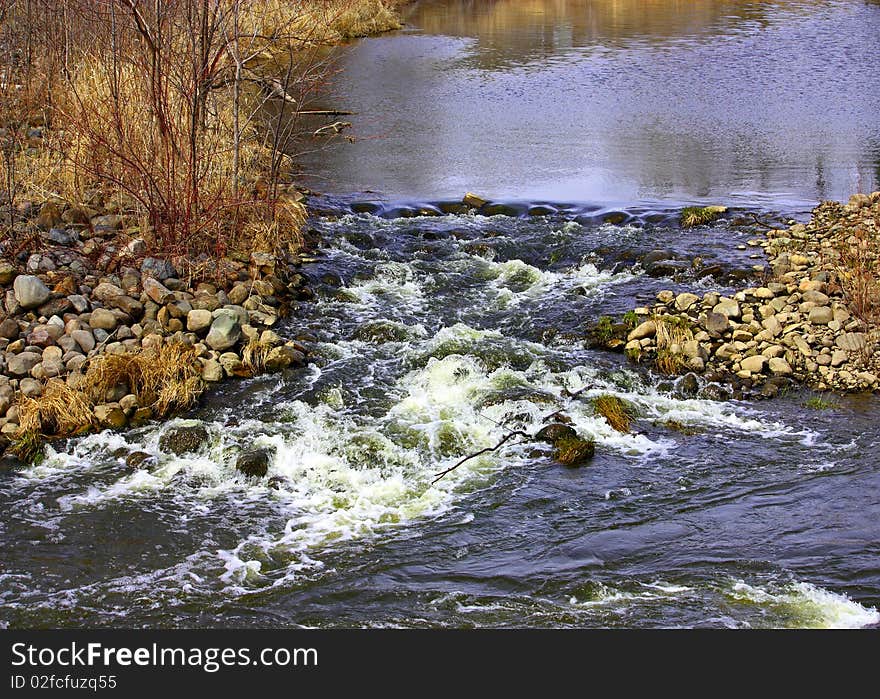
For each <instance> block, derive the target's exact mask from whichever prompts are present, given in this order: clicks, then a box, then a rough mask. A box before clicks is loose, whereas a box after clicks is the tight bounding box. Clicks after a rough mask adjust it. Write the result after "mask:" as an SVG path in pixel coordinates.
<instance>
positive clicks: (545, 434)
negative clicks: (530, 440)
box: [535, 422, 577, 444]
mask: <svg viewBox="0 0 880 699" xmlns="http://www.w3.org/2000/svg"><path fill="white" fill-rule="evenodd" d="M576 438H577V432H575V430H574V428H573V427H569V426H568V425H563V424H562V423H560V422H554V423H553V424H550V425H547V426H546V427H543V428H541V430H540V431H539V432H538V434H536V435H535V439H536V440H537V441H539V442H546V443H547V444H556V442H558V441H559V440H561V439H576Z"/></svg>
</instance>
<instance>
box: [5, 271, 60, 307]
mask: <svg viewBox="0 0 880 699" xmlns="http://www.w3.org/2000/svg"><path fill="white" fill-rule="evenodd" d="M13 290H14V291H15V299H16V301H17V302H18V305H19V306H21V307H22V308H23V309H25V310H29V309H31V308H36V307H37V306H42V305H43V304H44V303H46V301H48V300H49V297H50V296H51V295H52V292H51V290H50V289H49V287H48V286H46V285H45V284H44V283H43V282H42V281H41V280H40V278H39V277H35V276H34V275H31V274H20V275H19V276H17V277H16V278H15V281H14V282H13Z"/></svg>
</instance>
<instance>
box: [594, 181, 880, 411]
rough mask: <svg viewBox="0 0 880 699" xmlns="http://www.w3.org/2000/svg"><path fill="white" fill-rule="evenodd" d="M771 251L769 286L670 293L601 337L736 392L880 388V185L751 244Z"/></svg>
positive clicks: (654, 363) (598, 330) (602, 328)
mask: <svg viewBox="0 0 880 699" xmlns="http://www.w3.org/2000/svg"><path fill="white" fill-rule="evenodd" d="M750 245H752V246H754V247H755V248H759V247H760V248H763V250H764V252H765V253H766V257H767V264H766V268H765V269H766V272H765V273H764V277H765V278H764V280H763V282H762V283H761V284H758V285H756V286H750V287H747V288H742V289H740V290H738V291H736V292H735V293H733V294H731V295H729V296H724V295H722V294H718V293H715V292H710V293H703V294H696V293H691V292H687V291H686V292H683V293H674V292H673V291H670V290H664V291H661V292H660V293H659V294H658V295H657V299H656V303H654V304H653V305H651V306H643V307H640V308H636V309H634V310H633V311H632V312H631V313H629V314H627V317H626V319H625V321H626V322H622V323H618V324H612V323H610V322H608V321H607V320H606V321H605V322H604V323H600V324H599V325H597V326H596V327H594V328H593V330H592V333H591V334H592V336H593V337H594V338H598V341H599V343H600V344H603V345H605V346H606V347H609V348H612V349H617V350H620V351H623V352H625V353H626V354H627V356H628V357H629V358H630V359H631V360H632V361H634V362H637V363H640V364H644V365H647V366H650V367H653V368H655V369H657V370H658V371H660V372H661V373H664V374H670V375H678V374H689V373H693V374H696V375H701V376H703V377H704V378H705V379H706V380H707V381H710V382H717V383H723V384H729V385H732V386H733V388H734V391H736V392H737V394H741V393H756V394H760V395H764V396H768V397H769V396H773V395H776V394H777V393H778V392H779V390H780V389H781V388H782V387H784V386H785V385H787V384H790V383H792V382H795V383H799V384H804V385H806V386H809V387H811V388H813V389H816V390H819V391H839V392H863V391H876V390H878V389H880V327H878V323H877V318H878V315H877V314H878V312H880V299H878V298H877V294H878V278H880V277H878V272H880V261H878V251H880V192H874V193H873V194H871V195H864V194H857V195H854V196H853V197H852V198H851V199H850V201H849V203H848V204H846V205H842V204H840V203H837V202H824V203H822V204H821V205H820V206H818V207H817V208H816V209H815V210H814V211H813V216H812V219H811V221H810V222H809V223H808V224H806V225H805V224H795V225H792V226H790V227H789V228H786V229H771V230H768V231H766V233H765V234H764V235H763V236H760V237H756V238H755V239H753V240H751V241H750Z"/></svg>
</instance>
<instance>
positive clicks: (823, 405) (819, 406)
mask: <svg viewBox="0 0 880 699" xmlns="http://www.w3.org/2000/svg"><path fill="white" fill-rule="evenodd" d="M804 407H805V408H809V409H810V410H834V409H835V408H837V407H839V404H838V403H837V402H836V401H834V400H825V399H824V398H823V397H822V396H813V397H812V398H808V399H807V400H805V401H804Z"/></svg>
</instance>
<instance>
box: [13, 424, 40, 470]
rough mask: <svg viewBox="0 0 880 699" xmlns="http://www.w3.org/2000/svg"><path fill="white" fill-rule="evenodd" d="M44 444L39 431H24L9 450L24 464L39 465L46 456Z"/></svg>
mask: <svg viewBox="0 0 880 699" xmlns="http://www.w3.org/2000/svg"><path fill="white" fill-rule="evenodd" d="M44 446H45V445H44V443H43V437H42V435H40V433H39V432H31V431H22V432H20V433H19V435H18V437H16V440H15V442H14V443H13V445H12V446H11V447H9V451H10V452H11V453H12V454H13V455H14V456H15V457H16V458H18V460H19V461H21V462H22V463H24V464H34V465H38V464H39V463H40V462H41V461H42V460H43V459H44V458H45V456H46V452H45V450H44Z"/></svg>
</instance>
